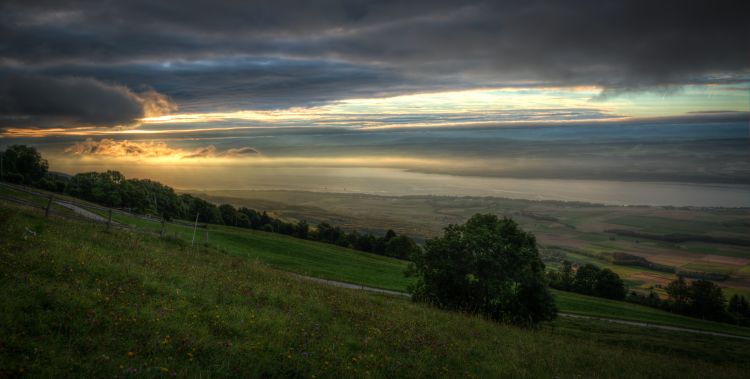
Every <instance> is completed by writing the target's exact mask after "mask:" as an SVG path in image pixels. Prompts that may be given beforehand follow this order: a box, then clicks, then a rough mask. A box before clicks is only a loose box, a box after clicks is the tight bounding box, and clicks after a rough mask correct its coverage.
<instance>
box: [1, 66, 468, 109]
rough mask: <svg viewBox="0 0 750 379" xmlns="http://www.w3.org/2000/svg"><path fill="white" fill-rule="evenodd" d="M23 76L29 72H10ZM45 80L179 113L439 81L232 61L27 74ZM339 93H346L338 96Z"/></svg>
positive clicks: (280, 104)
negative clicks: (155, 97)
mask: <svg viewBox="0 0 750 379" xmlns="http://www.w3.org/2000/svg"><path fill="white" fill-rule="evenodd" d="M15 71H22V72H27V71H29V69H23V70H22V69H18V68H17V69H15ZM33 71H34V72H41V73H43V74H44V75H48V76H61V75H62V76H67V75H83V76H87V77H97V78H100V79H103V80H107V81H111V82H117V83H122V84H124V85H127V86H128V87H130V88H133V89H139V88H140V87H141V86H143V85H144V84H147V86H148V88H153V89H155V90H157V91H158V92H161V93H165V94H168V95H169V96H170V98H172V99H174V100H175V101H178V102H179V103H180V109H181V110H183V111H201V110H203V111H207V110H212V111H216V110H221V109H237V108H246V107H252V108H284V107H288V106H293V105H299V104H305V105H315V104H320V103H325V102H328V101H331V100H336V99H341V98H342V97H370V96H384V95H388V94H398V93H402V92H404V91H407V92H408V91H415V90H423V89H425V88H429V89H440V88H453V87H454V84H453V83H451V82H448V81H446V80H443V79H441V78H433V80H430V81H427V80H426V79H418V78H412V79H410V80H407V79H406V78H405V76H404V75H403V74H401V73H398V72H396V71H394V70H389V69H375V68H371V67H367V66H359V65H354V64H349V63H345V62H335V61H334V62H331V61H321V60H299V59H295V60H291V59H258V58H232V59H216V60H200V61H174V62H172V61H170V62H160V63H139V64H135V63H131V64H119V65H101V64H100V65H85V66H82V65H60V66H56V67H49V68H43V69H36V70H33ZM343 89H346V91H345V92H343Z"/></svg>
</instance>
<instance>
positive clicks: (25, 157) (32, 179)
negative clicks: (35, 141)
mask: <svg viewBox="0 0 750 379" xmlns="http://www.w3.org/2000/svg"><path fill="white" fill-rule="evenodd" d="M0 161H1V162H2V163H1V164H2V169H1V170H0V180H7V181H9V182H16V183H19V184H29V185H30V184H36V183H37V182H38V181H39V180H41V179H42V178H43V177H44V176H45V175H46V174H47V169H48V168H49V163H47V160H46V159H43V158H42V155H41V154H39V152H38V151H37V150H36V149H35V148H33V147H29V146H26V145H11V146H8V148H6V149H5V150H4V151H2V152H0Z"/></svg>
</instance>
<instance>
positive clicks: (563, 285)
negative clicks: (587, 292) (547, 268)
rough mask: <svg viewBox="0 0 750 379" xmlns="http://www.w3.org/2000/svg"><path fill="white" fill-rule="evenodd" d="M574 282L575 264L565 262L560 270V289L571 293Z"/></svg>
mask: <svg viewBox="0 0 750 379" xmlns="http://www.w3.org/2000/svg"><path fill="white" fill-rule="evenodd" d="M574 280H575V273H574V272H573V263H571V262H570V261H568V260H565V261H563V266H562V269H561V270H560V289H561V290H564V291H570V289H571V288H573V281H574Z"/></svg>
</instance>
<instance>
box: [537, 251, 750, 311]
mask: <svg viewBox="0 0 750 379" xmlns="http://www.w3.org/2000/svg"><path fill="white" fill-rule="evenodd" d="M547 278H548V280H549V285H550V287H552V288H555V289H559V290H562V291H569V292H576V293H581V294H584V295H589V296H597V297H603V298H607V299H613V300H625V301H628V302H631V303H636V304H641V305H645V306H649V307H652V308H658V309H662V310H665V311H668V312H672V313H678V314H681V315H685V316H689V317H695V318H700V319H704V320H712V321H718V322H725V323H732V324H737V325H741V326H750V305H748V300H747V299H746V298H745V297H744V296H741V295H738V294H734V295H733V296H732V297H731V298H730V299H729V302H727V300H726V298H725V297H724V293H723V290H722V289H721V287H719V286H718V285H716V284H715V283H714V282H711V281H708V280H704V279H698V280H694V281H687V280H685V277H683V276H682V275H678V277H677V279H676V280H674V281H672V282H671V283H669V285H667V286H666V287H665V291H666V293H667V298H666V299H662V298H661V297H659V295H658V294H657V293H656V292H654V290H653V289H651V290H650V291H649V293H648V294H642V293H638V292H636V291H630V292H629V293H628V292H627V290H626V287H625V283H624V282H623V280H622V279H621V278H620V276H619V275H617V274H616V273H615V272H613V271H612V270H610V269H607V268H604V269H600V268H599V267H597V266H596V265H593V264H585V265H583V266H581V267H578V269H577V270H576V269H574V267H573V264H572V263H571V262H570V261H563V265H562V268H560V270H558V271H549V272H548V273H547Z"/></svg>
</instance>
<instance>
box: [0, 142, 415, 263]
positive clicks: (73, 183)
mask: <svg viewBox="0 0 750 379" xmlns="http://www.w3.org/2000/svg"><path fill="white" fill-rule="evenodd" d="M0 162H2V170H0V180H5V181H8V182H11V183H17V184H24V185H29V186H34V187H38V188H41V189H45V190H48V191H53V192H58V193H64V194H67V195H70V196H74V197H77V198H80V199H84V200H88V201H91V202H94V203H97V204H101V205H104V206H107V207H112V208H120V209H125V210H128V211H130V212H133V213H138V214H151V215H155V216H157V217H163V218H164V219H166V220H171V219H183V220H191V221H192V220H195V219H196V217H197V220H198V221H200V222H204V223H209V224H221V225H230V226H236V227H240V228H248V229H255V230H261V231H266V232H271V233H280V234H285V235H289V236H294V237H297V238H303V239H309V240H315V241H320V242H325V243H330V244H335V245H338V246H342V247H348V248H352V249H356V250H361V251H365V252H369V253H375V254H380V255H386V256H390V257H394V258H400V259H409V258H410V257H411V255H412V254H414V252H416V251H417V250H418V249H419V246H418V245H417V244H416V243H415V242H414V241H413V240H412V239H411V238H409V237H408V236H405V235H398V234H397V233H396V232H395V231H393V230H390V229H389V230H388V231H386V232H385V233H384V235H383V236H376V235H374V234H372V233H360V232H358V231H356V230H355V231H351V232H347V231H345V230H343V229H342V228H340V227H338V226H333V225H330V224H329V223H327V222H321V223H319V224H318V225H316V226H314V227H313V226H311V225H309V224H308V223H307V222H306V221H304V220H301V221H299V222H296V223H291V222H287V221H284V220H281V219H278V218H275V217H271V216H270V215H268V214H267V213H266V212H265V211H263V212H260V211H257V210H254V209H249V208H245V207H242V208H239V209H237V208H235V207H234V206H232V205H231V204H221V205H219V206H217V205H215V204H213V203H210V202H208V201H206V200H203V199H201V198H198V197H195V196H192V195H188V194H177V193H176V192H175V191H174V189H173V188H171V187H169V186H167V185H164V184H162V183H159V182H157V181H153V180H150V179H132V178H131V179H128V178H126V177H125V176H124V175H123V174H121V173H120V172H118V171H111V170H108V171H105V172H85V173H79V174H76V175H73V176H66V175H60V174H53V173H49V172H48V168H49V164H48V162H47V160H46V159H43V158H42V156H41V154H39V152H37V150H36V149H34V148H33V147H28V146H25V145H13V146H10V147H8V148H7V149H5V150H4V151H2V152H0Z"/></svg>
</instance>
